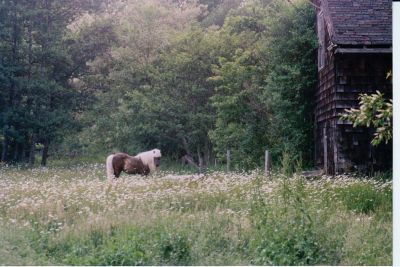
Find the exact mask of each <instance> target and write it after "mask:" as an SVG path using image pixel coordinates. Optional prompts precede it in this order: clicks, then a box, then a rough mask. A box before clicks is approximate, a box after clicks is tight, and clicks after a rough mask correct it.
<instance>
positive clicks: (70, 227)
mask: <svg viewBox="0 0 400 267" xmlns="http://www.w3.org/2000/svg"><path fill="white" fill-rule="evenodd" d="M77 174H79V175H77ZM104 179H105V175H104V166H103V165H102V164H91V165H88V164H85V165H76V166H74V167H64V168H62V167H51V168H43V169H17V168H14V167H12V168H10V167H4V168H2V169H1V171H0V185H1V187H2V191H1V192H0V233H2V234H1V238H0V244H1V246H0V247H1V248H2V249H1V250H0V258H1V259H2V263H3V264H7V265H19V264H28V265H36V264H45V265H46V264H52V265H59V264H61V265H250V264H255V265H391V261H392V206H391V205H392V199H391V193H392V184H391V181H383V180H382V179H378V180H375V179H373V178H367V177H351V176H337V177H336V178H335V179H332V177H328V176H323V177H315V178H314V179H312V180H309V179H305V178H304V177H301V176H297V175H294V176H290V177H288V176H284V175H279V174H273V175H272V176H271V177H269V178H266V177H264V176H263V175H262V174H261V173H258V172H252V173H248V174H245V173H223V172H213V173H210V174H206V175H197V174H181V175H176V174H174V173H171V172H166V171H165V172H162V173H158V174H157V175H155V176H152V177H147V178H144V177H140V176H123V177H122V178H121V179H120V180H119V182H118V183H117V184H116V185H114V186H111V185H110V184H108V183H107V182H106V181H105V180H104ZM3 233H4V234H3Z"/></svg>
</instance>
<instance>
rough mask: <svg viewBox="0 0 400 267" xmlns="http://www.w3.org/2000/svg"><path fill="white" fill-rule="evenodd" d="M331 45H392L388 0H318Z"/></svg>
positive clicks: (390, 15)
mask: <svg viewBox="0 0 400 267" xmlns="http://www.w3.org/2000/svg"><path fill="white" fill-rule="evenodd" d="M320 4H321V5H320V6H321V10H322V12H323V14H324V18H325V21H326V23H327V27H328V32H329V34H330V37H331V40H332V42H333V43H334V44H338V45H349V46H353V45H356V46H359V45H364V46H374V45H378V46H381V45H385V46H391V45H392V1H391V0H320Z"/></svg>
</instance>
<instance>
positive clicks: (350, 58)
mask: <svg viewBox="0 0 400 267" xmlns="http://www.w3.org/2000/svg"><path fill="white" fill-rule="evenodd" d="M314 2H315V3H316V4H317V5H320V7H321V10H318V11H317V12H319V11H322V14H323V21H324V28H321V25H319V27H318V31H319V32H320V31H321V29H323V30H324V32H325V35H324V36H323V37H322V35H321V34H319V40H321V38H323V40H324V41H323V43H324V44H326V46H327V47H325V50H324V51H325V53H322V52H321V51H319V57H320V56H321V55H326V61H325V63H326V64H325V66H324V67H322V68H319V71H318V89H317V93H316V99H317V105H316V110H315V124H316V125H315V140H316V142H315V160H316V165H317V166H318V167H320V168H326V171H327V172H328V173H329V174H336V173H343V172H348V171H355V170H369V171H370V170H377V169H387V168H389V167H390V166H391V163H392V152H391V151H392V146H391V144H388V145H385V144H382V145H380V146H378V147H373V146H372V145H371V140H372V138H373V132H374V130H373V129H370V128H365V127H364V128H362V127H357V128H353V127H352V125H351V124H349V123H346V122H342V121H341V120H340V119H339V118H340V115H341V114H342V113H343V112H344V110H345V109H347V108H352V107H353V108H357V107H358V104H359V99H358V97H359V94H360V93H374V92H375V91H376V90H379V91H381V92H384V93H385V95H386V96H387V97H392V84H391V81H390V80H388V79H386V75H387V72H388V71H389V70H391V69H392V59H391V58H392V56H391V53H387V49H389V51H390V47H391V42H392V35H391V34H392V33H391V31H392V30H391V12H392V11H391V2H390V1H386V0H377V1H365V0H364V1H361V0H355V1H354V0H353V1H351V0H320V1H318V0H316V1H314ZM320 43H321V42H320ZM329 46H330V47H329ZM328 47H329V49H328ZM363 47H369V48H374V49H375V50H374V49H370V50H364V51H360V48H363ZM339 48H346V49H339ZM382 49H386V50H385V52H382V51H383V50H382ZM344 50H346V51H345V52H346V53H341V51H344ZM361 50H362V49H361ZM366 51H368V53H366ZM319 60H320V58H319Z"/></svg>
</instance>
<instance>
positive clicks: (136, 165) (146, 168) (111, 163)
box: [106, 149, 161, 180]
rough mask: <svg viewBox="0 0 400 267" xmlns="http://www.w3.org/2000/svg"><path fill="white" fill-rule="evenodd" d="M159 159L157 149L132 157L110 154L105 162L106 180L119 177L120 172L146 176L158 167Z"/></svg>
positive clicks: (123, 154)
mask: <svg viewBox="0 0 400 267" xmlns="http://www.w3.org/2000/svg"><path fill="white" fill-rule="evenodd" d="M160 159H161V151H160V150H159V149H153V150H151V151H146V152H142V153H139V154H137V155H136V156H134V157H133V156H130V155H128V154H126V153H115V154H111V155H109V156H108V157H107V160H106V169H107V178H108V179H109V180H114V179H116V178H118V177H119V176H120V174H121V172H126V173H128V174H141V175H148V174H149V173H150V172H154V171H155V170H156V169H157V167H158V166H160Z"/></svg>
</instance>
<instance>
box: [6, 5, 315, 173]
mask: <svg viewBox="0 0 400 267" xmlns="http://www.w3.org/2000/svg"><path fill="white" fill-rule="evenodd" d="M0 5H1V9H0V10H1V11H0V12H1V14H0V19H1V22H0V51H1V58H0V68H1V72H0V86H1V91H0V94H1V95H0V126H1V133H0V140H1V142H2V145H1V160H2V161H6V162H11V161H14V162H19V161H28V162H31V163H33V162H34V155H35V151H36V150H37V149H38V148H40V150H41V153H42V155H41V159H42V164H46V158H47V155H48V153H49V151H50V152H51V153H52V154H53V153H54V154H64V155H65V154H68V153H70V152H72V151H77V153H82V151H88V152H89V153H90V154H104V153H109V152H112V151H124V152H128V153H131V154H135V153H137V152H139V151H144V150H148V149H152V148H155V147H157V148H160V149H161V150H162V152H163V155H166V156H168V157H169V158H172V159H174V158H175V159H177V158H179V157H181V156H182V155H191V156H193V157H194V158H195V159H196V161H197V162H198V163H199V164H201V165H207V164H210V163H213V162H214V161H215V160H216V159H223V157H224V153H225V151H226V149H228V148H229V149H230V150H231V153H232V161H233V162H232V164H234V165H236V166H238V167H240V168H254V167H257V166H260V165H261V164H262V160H263V159H262V155H263V151H264V150H265V149H269V150H270V151H271V154H272V157H273V158H276V159H279V158H281V157H283V156H285V157H287V158H289V161H290V162H292V163H296V164H297V163H300V162H302V164H306V165H307V164H311V163H312V158H313V109H314V92H315V82H316V71H317V70H316V65H315V60H316V55H315V52H316V48H317V40H316V36H315V26H314V24H315V12H314V10H313V7H312V6H311V5H310V4H309V3H308V2H307V1H304V0H297V1H290V2H287V1H281V0H251V1H242V0H198V1H190V0H170V1H162V0H150V1H145V0H136V1H133V0H131V1H129V0H125V1H123V0H108V1H106V0H104V1H90V0H87V1H62V0H41V1H4V0H3V1H0Z"/></svg>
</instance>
